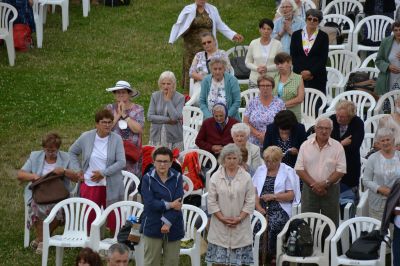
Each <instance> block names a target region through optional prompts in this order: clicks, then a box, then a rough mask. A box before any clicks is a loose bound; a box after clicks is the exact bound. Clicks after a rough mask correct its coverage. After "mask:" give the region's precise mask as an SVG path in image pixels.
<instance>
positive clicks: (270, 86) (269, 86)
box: [258, 85, 272, 88]
mask: <svg viewBox="0 0 400 266" xmlns="http://www.w3.org/2000/svg"><path fill="white" fill-rule="evenodd" d="M258 88H272V85H258Z"/></svg>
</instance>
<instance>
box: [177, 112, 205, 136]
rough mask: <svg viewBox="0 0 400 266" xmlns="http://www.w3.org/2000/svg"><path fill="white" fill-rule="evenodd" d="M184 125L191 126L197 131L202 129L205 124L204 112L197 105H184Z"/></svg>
mask: <svg viewBox="0 0 400 266" xmlns="http://www.w3.org/2000/svg"><path fill="white" fill-rule="evenodd" d="M182 117H183V125H184V126H187V127H191V128H193V129H194V130H196V131H199V130H200V126H201V125H202V124H203V112H202V111H201V110H200V108H198V107H195V106H184V107H183V110H182Z"/></svg>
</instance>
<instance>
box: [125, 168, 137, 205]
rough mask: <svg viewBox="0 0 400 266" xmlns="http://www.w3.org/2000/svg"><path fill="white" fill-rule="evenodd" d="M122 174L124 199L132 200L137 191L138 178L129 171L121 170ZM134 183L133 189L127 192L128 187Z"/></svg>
mask: <svg viewBox="0 0 400 266" xmlns="http://www.w3.org/2000/svg"><path fill="white" fill-rule="evenodd" d="M121 172H122V176H123V177H124V180H123V182H124V200H133V197H134V196H135V195H136V194H137V193H138V192H139V190H138V187H139V184H140V179H139V178H138V177H137V176H136V175H134V174H132V173H131V172H128V171H124V170H122V171H121ZM132 183H135V190H134V191H133V192H131V193H129V189H130V188H131V186H132Z"/></svg>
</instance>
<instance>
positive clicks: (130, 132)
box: [106, 80, 144, 177]
mask: <svg viewBox="0 0 400 266" xmlns="http://www.w3.org/2000/svg"><path fill="white" fill-rule="evenodd" d="M106 91H108V92H112V93H113V94H114V99H115V102H114V103H112V104H108V105H107V107H106V108H107V109H109V110H110V111H111V112H112V113H113V115H114V121H113V128H112V131H113V132H115V133H117V134H119V135H120V136H121V137H122V140H124V147H125V153H127V150H128V149H129V150H131V151H132V150H135V148H134V147H132V145H133V146H135V147H137V148H138V150H139V149H140V150H141V146H142V132H143V126H144V109H143V107H142V106H141V105H138V104H135V103H134V102H133V101H132V99H133V98H135V97H137V96H138V95H139V92H138V91H137V90H136V89H134V88H132V87H131V85H130V84H129V83H128V82H126V81H122V80H120V81H118V82H117V83H116V84H115V86H114V87H112V88H108V89H106ZM125 169H126V170H127V171H129V172H131V173H133V174H135V175H136V176H138V177H141V175H142V156H139V157H138V158H132V157H131V156H129V153H128V155H127V156H126V167H125Z"/></svg>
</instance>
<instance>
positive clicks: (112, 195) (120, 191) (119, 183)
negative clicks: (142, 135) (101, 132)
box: [69, 129, 126, 206]
mask: <svg viewBox="0 0 400 266" xmlns="http://www.w3.org/2000/svg"><path fill="white" fill-rule="evenodd" d="M95 137H96V129H93V130H90V131H86V132H84V133H82V135H81V136H80V137H79V138H78V139H77V140H76V141H75V142H74V144H72V146H71V147H70V148H69V156H70V160H71V168H72V169H74V170H76V171H83V172H85V171H86V170H87V169H88V168H89V160H90V156H91V154H92V151H93V146H94V140H95ZM79 155H81V157H82V162H81V163H79V159H78V156H79ZM125 164H126V161H125V150H124V145H123V144H122V138H121V136H120V135H118V134H116V133H114V132H111V133H110V138H109V140H108V146H107V162H106V169H104V170H103V171H101V174H102V175H103V176H104V177H106V181H107V206H109V205H110V204H112V203H115V202H117V201H121V200H123V198H124V183H123V177H122V173H121V170H122V169H123V168H124V167H125Z"/></svg>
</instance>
